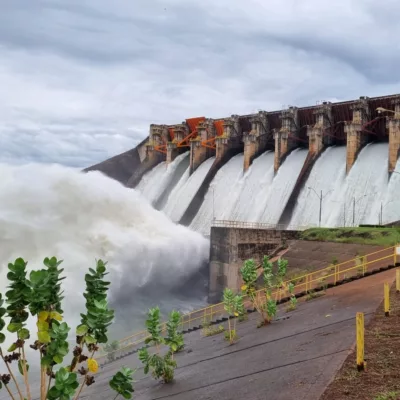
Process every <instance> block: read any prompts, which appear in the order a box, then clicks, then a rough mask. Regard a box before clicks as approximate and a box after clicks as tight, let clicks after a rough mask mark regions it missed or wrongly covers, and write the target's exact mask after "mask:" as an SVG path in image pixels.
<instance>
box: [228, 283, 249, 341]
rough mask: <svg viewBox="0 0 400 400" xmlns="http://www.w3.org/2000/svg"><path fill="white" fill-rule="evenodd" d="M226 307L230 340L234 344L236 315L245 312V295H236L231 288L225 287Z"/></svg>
mask: <svg viewBox="0 0 400 400" xmlns="http://www.w3.org/2000/svg"><path fill="white" fill-rule="evenodd" d="M224 309H225V311H226V312H227V313H228V315H229V318H228V329H229V331H228V334H229V338H230V339H229V342H230V344H233V343H234V342H235V339H236V338H237V335H236V317H239V316H240V315H243V314H244V313H245V309H244V304H243V296H241V295H239V294H237V295H234V294H233V291H232V290H231V289H229V288H225V290H224ZM230 317H234V318H233V324H232V326H231V318H230Z"/></svg>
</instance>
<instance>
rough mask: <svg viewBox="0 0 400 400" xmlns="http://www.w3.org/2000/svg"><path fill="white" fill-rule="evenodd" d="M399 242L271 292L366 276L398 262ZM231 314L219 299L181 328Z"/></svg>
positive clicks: (126, 342) (138, 338) (139, 337)
mask: <svg viewBox="0 0 400 400" xmlns="http://www.w3.org/2000/svg"><path fill="white" fill-rule="evenodd" d="M396 249H397V246H392V247H388V248H385V249H382V250H378V251H375V252H373V253H369V254H366V255H363V256H358V257H356V258H353V259H351V260H348V261H344V262H342V263H340V264H332V265H329V266H328V267H325V268H322V269H319V270H316V271H313V272H310V273H307V274H304V275H301V276H298V277H295V278H292V279H289V280H287V281H285V282H284V284H283V286H282V288H281V289H278V290H276V291H275V292H273V293H272V296H273V297H275V299H276V300H280V299H282V298H284V297H285V296H289V292H288V285H289V284H290V283H292V284H294V289H293V294H295V295H296V294H299V293H302V292H310V291H312V290H314V289H316V288H319V287H323V286H324V285H326V286H327V285H328V284H334V285H335V284H336V283H337V282H338V281H340V280H343V279H347V278H351V277H354V276H363V275H364V274H365V273H366V272H367V271H368V269H370V270H373V269H376V268H382V267H383V266H387V265H388V260H391V261H392V262H393V265H395V264H396V262H397V252H396ZM256 293H257V296H263V295H265V290H264V289H260V290H258V291H257V292H256ZM249 305H251V301H250V299H248V298H245V306H246V308H247V307H248V306H249ZM224 317H225V318H226V317H228V314H227V313H226V311H225V309H224V304H223V303H222V302H221V303H218V304H213V305H209V306H206V307H203V308H201V309H197V310H195V311H192V312H189V313H187V314H183V315H182V323H181V329H182V331H184V330H188V329H191V328H194V327H198V326H199V325H201V323H202V324H203V325H204V324H205V323H210V322H211V321H214V319H216V320H218V319H221V318H224ZM165 331H166V323H165V322H164V323H163V324H162V332H165ZM147 337H149V335H148V333H147V331H146V330H142V331H140V332H136V333H134V334H133V335H130V336H127V337H125V338H123V339H121V340H119V348H118V350H115V351H113V352H112V354H114V355H115V356H116V357H118V356H121V355H123V354H124V353H128V352H130V351H132V350H134V349H135V348H137V346H138V345H140V344H141V343H143V342H144V341H145V340H146V338H147ZM105 357H107V354H102V355H100V356H99V361H100V362H103V361H104V359H105Z"/></svg>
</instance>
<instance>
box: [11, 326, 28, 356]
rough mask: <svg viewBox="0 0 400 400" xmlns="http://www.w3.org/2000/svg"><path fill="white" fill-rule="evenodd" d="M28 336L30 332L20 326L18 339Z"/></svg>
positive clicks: (24, 338)
mask: <svg viewBox="0 0 400 400" xmlns="http://www.w3.org/2000/svg"><path fill="white" fill-rule="evenodd" d="M29 337H30V333H29V330H28V329H26V328H22V329H20V330H19V331H18V339H21V340H26V339H29ZM13 351H14V350H13Z"/></svg>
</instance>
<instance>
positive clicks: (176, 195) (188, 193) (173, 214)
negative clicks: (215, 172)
mask: <svg viewBox="0 0 400 400" xmlns="http://www.w3.org/2000/svg"><path fill="white" fill-rule="evenodd" d="M214 160H215V157H211V158H209V159H208V160H206V161H204V162H203V163H202V164H201V165H200V166H199V167H198V168H197V169H196V171H194V172H193V174H192V175H190V176H189V173H190V169H189V167H188V168H187V169H186V171H185V172H184V174H183V175H182V177H181V179H180V180H179V182H178V183H177V185H176V186H175V187H174V188H173V190H172V191H171V193H170V195H169V196H168V199H167V200H166V204H165V206H164V207H163V208H162V211H163V212H164V213H165V214H167V215H168V217H170V218H171V220H172V221H174V222H178V221H179V220H180V219H181V218H182V216H183V214H184V212H185V211H186V209H187V207H188V206H189V204H190V202H191V201H192V200H193V198H194V196H195V194H196V192H197V191H198V189H199V188H200V186H201V184H202V183H203V180H204V178H205V177H206V175H207V173H208V171H209V170H210V168H211V166H212V164H213V162H214Z"/></svg>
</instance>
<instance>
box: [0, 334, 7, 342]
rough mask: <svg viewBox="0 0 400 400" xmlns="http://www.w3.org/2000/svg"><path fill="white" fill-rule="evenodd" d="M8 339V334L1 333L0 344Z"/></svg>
mask: <svg viewBox="0 0 400 400" xmlns="http://www.w3.org/2000/svg"><path fill="white" fill-rule="evenodd" d="M5 340H6V336H5V335H4V334H3V333H0V344H2V343H4V341H5Z"/></svg>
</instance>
